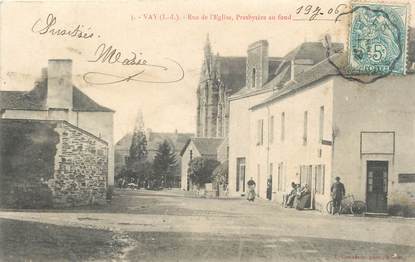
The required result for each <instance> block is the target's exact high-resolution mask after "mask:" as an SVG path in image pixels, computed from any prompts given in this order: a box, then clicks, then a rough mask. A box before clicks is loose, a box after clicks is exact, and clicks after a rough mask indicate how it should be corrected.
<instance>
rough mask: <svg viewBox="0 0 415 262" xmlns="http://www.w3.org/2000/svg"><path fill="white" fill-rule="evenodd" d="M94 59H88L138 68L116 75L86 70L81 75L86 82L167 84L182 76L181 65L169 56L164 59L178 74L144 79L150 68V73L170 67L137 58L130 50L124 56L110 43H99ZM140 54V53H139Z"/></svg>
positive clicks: (164, 70) (91, 61) (101, 83)
mask: <svg viewBox="0 0 415 262" xmlns="http://www.w3.org/2000/svg"><path fill="white" fill-rule="evenodd" d="M94 55H95V59H93V60H88V62H90V63H101V64H112V65H113V64H119V65H122V66H138V67H139V70H138V71H134V72H133V73H131V74H128V75H117V74H113V73H104V72H95V71H94V72H92V71H91V72H87V73H85V74H84V75H83V79H84V81H85V82H86V83H88V84H92V85H109V84H116V83H120V82H129V81H136V82H142V83H156V84H167V83H175V82H179V81H180V80H182V79H183V78H184V70H183V67H182V66H181V65H180V64H179V63H178V62H177V61H175V60H173V59H171V58H164V60H166V61H168V62H170V64H172V65H173V66H174V67H175V68H176V69H177V71H179V72H178V75H177V76H175V77H173V78H172V79H168V80H155V79H145V78H144V76H145V73H146V72H148V71H150V70H151V73H152V74H151V75H153V74H154V73H155V72H154V70H159V71H160V70H161V72H165V73H166V71H169V70H171V69H174V68H171V67H169V66H167V65H158V64H151V63H149V62H148V61H147V59H145V58H139V57H138V55H137V53H136V52H133V51H131V56H130V57H125V56H124V55H123V54H122V52H121V51H118V50H117V49H116V48H113V47H112V45H110V46H108V47H107V45H106V44H100V45H99V46H98V47H97V49H96V50H95V54H94ZM139 55H140V56H142V53H141V52H140V53H139ZM156 73H157V72H156Z"/></svg>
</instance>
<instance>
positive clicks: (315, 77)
mask: <svg viewBox="0 0 415 262" xmlns="http://www.w3.org/2000/svg"><path fill="white" fill-rule="evenodd" d="M339 50H340V46H339ZM333 51H334V52H333V54H331V59H332V60H335V61H340V60H341V59H342V55H340V54H336V53H337V51H336V50H333ZM319 52H320V54H319ZM324 53H325V47H324V46H322V45H321V44H318V43H304V44H302V45H301V46H300V47H299V48H297V50H294V51H293V52H290V53H289V54H288V55H287V56H286V57H285V58H286V59H284V60H285V63H286V64H287V67H286V68H287V74H286V77H284V76H282V75H281V74H284V70H283V68H281V69H282V70H281V71H280V72H279V73H277V74H276V75H277V77H276V79H275V80H271V85H272V86H274V87H269V86H268V87H267V84H265V85H263V86H262V87H261V89H263V90H264V91H262V92H263V93H261V92H260V91H258V90H251V91H250V92H248V93H249V94H251V95H246V96H245V97H243V96H242V97H238V96H233V97H231V98H230V99H231V103H230V112H231V113H230V130H229V147H230V151H229V189H230V193H231V194H233V195H241V194H244V193H245V191H246V181H247V180H249V178H251V177H252V178H253V179H254V180H255V181H256V183H257V188H256V190H257V193H258V195H259V197H261V198H264V199H265V198H268V199H271V200H275V201H278V202H281V201H282V195H283V194H284V193H285V192H287V191H289V190H290V184H291V182H295V183H300V184H301V185H302V186H304V185H305V184H308V185H309V186H310V187H311V190H312V207H313V208H316V209H319V210H324V209H325V208H324V207H325V205H326V203H327V202H328V201H329V200H330V186H331V184H332V183H333V182H334V178H335V177H337V176H338V177H340V178H341V181H342V182H343V183H344V184H345V187H346V192H347V193H350V194H353V195H354V197H355V198H356V199H359V200H363V201H365V202H366V203H367V205H368V211H369V212H387V211H388V210H391V209H394V208H396V207H402V208H407V207H409V208H414V204H413V203H414V202H415V201H414V200H415V195H414V190H413V188H414V183H415V165H414V163H413V161H412V162H411V159H414V157H415V153H414V152H413V150H411V148H413V147H414V146H415V139H414V138H415V125H414V123H415V122H414V121H415V120H414V119H415V103H414V101H415V89H414V88H413V84H412V83H413V81H414V80H415V74H413V73H410V72H409V73H408V74H407V75H406V76H388V77H386V78H383V79H379V80H378V81H376V82H374V83H371V84H361V83H358V82H356V81H354V82H353V81H349V80H346V79H344V78H342V77H341V76H339V75H338V74H337V72H336V70H335V69H334V67H332V66H331V65H330V64H329V62H328V61H327V59H325V58H324ZM282 67H283V66H282ZM288 71H290V73H288ZM253 75H254V74H253ZM278 75H280V77H279V76H278ZM247 77H248V76H247ZM278 78H279V79H283V78H286V79H285V80H283V81H279V80H278ZM273 81H275V82H274V83H273ZM247 87H248V88H249V87H250V86H249V85H248V86H247ZM251 87H252V86H251ZM267 88H269V89H272V91H269V92H266V91H265V90H266V89H267ZM264 96H265V98H264ZM245 104H246V106H245V107H243V106H244V105H245ZM241 128H242V129H243V130H246V132H241V131H240V130H241ZM267 193H268V194H267Z"/></svg>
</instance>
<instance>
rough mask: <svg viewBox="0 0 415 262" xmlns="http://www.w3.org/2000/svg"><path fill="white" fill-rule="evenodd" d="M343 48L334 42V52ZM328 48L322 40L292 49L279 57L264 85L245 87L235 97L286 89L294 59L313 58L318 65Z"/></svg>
mask: <svg viewBox="0 0 415 262" xmlns="http://www.w3.org/2000/svg"><path fill="white" fill-rule="evenodd" d="M341 50H343V44H341V43H333V44H332V53H337V52H339V51H341ZM326 58H327V57H326V48H325V47H324V46H323V44H322V43H321V42H305V43H302V44H300V45H299V46H298V47H296V48H295V49H293V50H292V51H290V52H289V53H288V54H287V55H286V56H284V57H283V58H280V59H279V64H278V67H277V68H276V69H275V71H274V73H273V74H271V72H270V79H269V81H268V82H266V83H265V84H264V85H263V86H262V87H260V88H257V89H251V88H248V87H246V86H245V87H243V88H242V89H241V90H239V91H238V92H237V93H235V94H234V95H233V97H232V98H231V99H233V98H241V97H246V96H252V95H256V94H259V93H263V92H267V91H271V90H272V89H284V88H285V87H284V86H285V85H286V84H287V83H288V82H289V81H290V80H291V61H292V60H294V61H296V60H312V62H313V64H314V65H316V64H318V63H320V62H321V61H323V60H324V59H326ZM301 75H302V74H297V75H296V76H295V80H296V81H297V78H298V77H301Z"/></svg>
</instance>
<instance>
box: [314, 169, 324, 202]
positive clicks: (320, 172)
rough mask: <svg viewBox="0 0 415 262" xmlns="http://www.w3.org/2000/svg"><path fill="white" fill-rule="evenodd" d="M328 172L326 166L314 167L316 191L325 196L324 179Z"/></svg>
mask: <svg viewBox="0 0 415 262" xmlns="http://www.w3.org/2000/svg"><path fill="white" fill-rule="evenodd" d="M325 172H326V166H325V165H317V166H314V173H315V183H314V184H315V191H316V193H317V194H322V195H323V194H324V179H325V178H324V177H325Z"/></svg>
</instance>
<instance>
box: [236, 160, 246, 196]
mask: <svg viewBox="0 0 415 262" xmlns="http://www.w3.org/2000/svg"><path fill="white" fill-rule="evenodd" d="M241 186H242V192H245V157H238V158H237V159H236V191H237V192H239V191H240V190H241Z"/></svg>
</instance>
